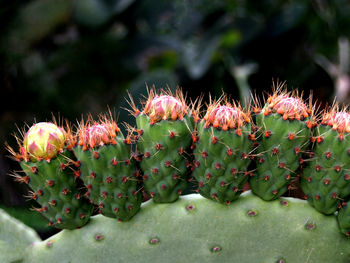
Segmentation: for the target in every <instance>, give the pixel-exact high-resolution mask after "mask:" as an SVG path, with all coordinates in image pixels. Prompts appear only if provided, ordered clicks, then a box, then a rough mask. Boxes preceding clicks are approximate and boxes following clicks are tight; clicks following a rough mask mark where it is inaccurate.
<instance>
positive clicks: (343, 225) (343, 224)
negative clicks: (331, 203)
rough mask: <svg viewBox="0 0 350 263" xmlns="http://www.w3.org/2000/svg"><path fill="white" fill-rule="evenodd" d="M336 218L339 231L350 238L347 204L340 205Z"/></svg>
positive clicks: (349, 207)
mask: <svg viewBox="0 0 350 263" xmlns="http://www.w3.org/2000/svg"><path fill="white" fill-rule="evenodd" d="M337 217H338V223H339V228H340V231H341V232H342V233H343V234H345V235H346V236H347V237H350V206H349V204H348V203H344V204H342V207H341V208H340V209H339V212H338V215H337Z"/></svg>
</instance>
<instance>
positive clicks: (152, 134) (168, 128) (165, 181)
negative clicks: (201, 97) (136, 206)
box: [134, 90, 194, 203]
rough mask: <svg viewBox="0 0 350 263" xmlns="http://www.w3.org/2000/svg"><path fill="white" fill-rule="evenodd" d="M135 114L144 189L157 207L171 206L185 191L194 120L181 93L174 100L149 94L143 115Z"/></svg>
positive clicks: (153, 93) (135, 112) (178, 92)
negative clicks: (168, 204)
mask: <svg viewBox="0 0 350 263" xmlns="http://www.w3.org/2000/svg"><path fill="white" fill-rule="evenodd" d="M134 114H135V115H136V125H137V129H138V131H139V134H140V137H139V138H138V142H137V149H138V151H139V152H140V153H141V154H143V158H142V161H141V163H140V166H141V170H142V171H143V183H144V188H145V190H146V192H147V193H148V194H149V195H150V196H151V197H152V198H153V200H154V201H155V202H157V203H170V202H174V201H175V200H176V199H178V197H179V195H180V194H181V193H182V191H183V190H184V189H185V188H186V187H187V177H188V173H189V170H188V168H187V166H188V165H189V164H190V162H189V158H188V155H189V154H188V150H189V147H190V146H191V132H192V130H193V122H194V121H193V117H192V116H191V113H190V112H189V109H188V106H187V105H186V103H185V100H184V98H183V95H182V93H181V92H180V91H177V94H176V96H175V97H174V96H171V95H168V94H166V95H164V94H161V95H157V94H156V93H155V92H154V90H151V91H150V94H149V98H148V101H147V103H146V105H145V108H144V110H143V112H141V113H140V112H138V111H137V110H135V109H134Z"/></svg>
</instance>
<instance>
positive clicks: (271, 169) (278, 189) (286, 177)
mask: <svg viewBox="0 0 350 263" xmlns="http://www.w3.org/2000/svg"><path fill="white" fill-rule="evenodd" d="M255 112H256V113H257V115H256V116H255V117H256V125H257V129H258V131H257V135H256V138H257V142H258V143H259V144H260V145H259V147H258V149H257V155H256V164H257V171H256V175H255V176H252V177H251V178H250V181H249V183H250V186H251V189H252V191H253V192H254V193H255V194H257V195H258V196H260V197H261V198H262V199H264V200H273V199H275V198H277V197H279V196H281V195H283V194H284V193H285V192H286V191H287V190H288V189H289V188H288V187H289V185H290V183H291V182H292V180H293V178H296V177H297V176H298V174H297V172H298V168H299V163H303V161H304V160H303V159H302V153H303V152H305V151H306V149H307V145H308V141H309V137H310V132H311V128H312V127H313V126H314V121H313V109H312V107H311V99H310V106H307V105H306V104H305V102H304V101H303V100H302V99H301V98H300V97H299V96H298V94H294V93H288V92H285V91H283V90H282V87H278V88H277V90H275V92H274V93H273V94H272V95H271V96H270V97H269V98H268V99H267V102H266V104H265V106H264V108H263V109H262V110H255Z"/></svg>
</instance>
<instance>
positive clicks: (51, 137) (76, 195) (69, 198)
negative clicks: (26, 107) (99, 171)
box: [10, 122, 93, 229]
mask: <svg viewBox="0 0 350 263" xmlns="http://www.w3.org/2000/svg"><path fill="white" fill-rule="evenodd" d="M66 144H67V133H66V131H64V130H63V129H62V128H59V127H57V126H56V125H55V124H53V123H47V122H40V123H37V124H34V125H33V126H32V127H31V128H30V129H29V130H28V132H27V133H26V135H25V136H24V139H23V145H22V143H20V154H17V153H15V152H14V151H13V150H12V149H10V151H11V152H12V153H13V155H14V157H15V158H16V160H18V161H19V162H20V165H21V167H22V169H23V171H24V173H25V174H26V175H25V176H21V175H18V174H17V175H16V179H17V180H18V181H20V182H24V183H26V184H29V186H30V188H31V189H32V192H31V195H30V197H31V198H32V199H34V200H36V201H37V202H38V203H39V204H40V205H41V207H40V208H36V210H37V211H38V212H40V213H42V214H43V216H45V217H46V218H47V219H48V220H49V224H50V225H52V226H55V227H56V228H68V229H74V228H77V227H81V226H83V225H84V224H86V222H87V221H88V220H89V217H90V215H91V213H92V208H93V207H92V205H91V204H89V202H88V200H87V199H85V198H84V197H83V196H82V193H81V191H80V190H79V188H80V187H81V186H79V181H78V177H79V174H80V173H79V170H77V167H76V166H77V162H76V161H75V157H74V154H73V153H72V152H71V151H70V150H68V149H67V147H66Z"/></svg>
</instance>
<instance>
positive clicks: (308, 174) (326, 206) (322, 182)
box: [301, 108, 350, 214]
mask: <svg viewBox="0 0 350 263" xmlns="http://www.w3.org/2000/svg"><path fill="white" fill-rule="evenodd" d="M349 132H350V114H349V113H348V112H345V111H340V112H337V111H336V109H335V108H333V109H331V110H330V111H329V112H325V113H324V114H323V117H322V121H321V124H320V125H319V126H318V127H317V128H316V129H315V134H314V136H313V137H312V138H311V141H312V142H313V144H314V147H313V152H312V158H311V159H310V160H309V162H308V163H309V165H308V167H306V168H305V170H304V171H303V176H302V178H301V187H302V189H303V191H304V192H305V194H306V196H307V198H308V201H309V202H310V204H311V205H313V206H314V207H315V208H316V209H317V210H318V211H319V212H321V213H324V214H333V213H334V212H335V211H336V210H337V208H338V207H341V206H342V203H343V202H344V201H345V200H346V199H348V198H349V196H350V173H349V169H350V162H349V161H350V139H349V137H348V136H347V135H348V133H349Z"/></svg>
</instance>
